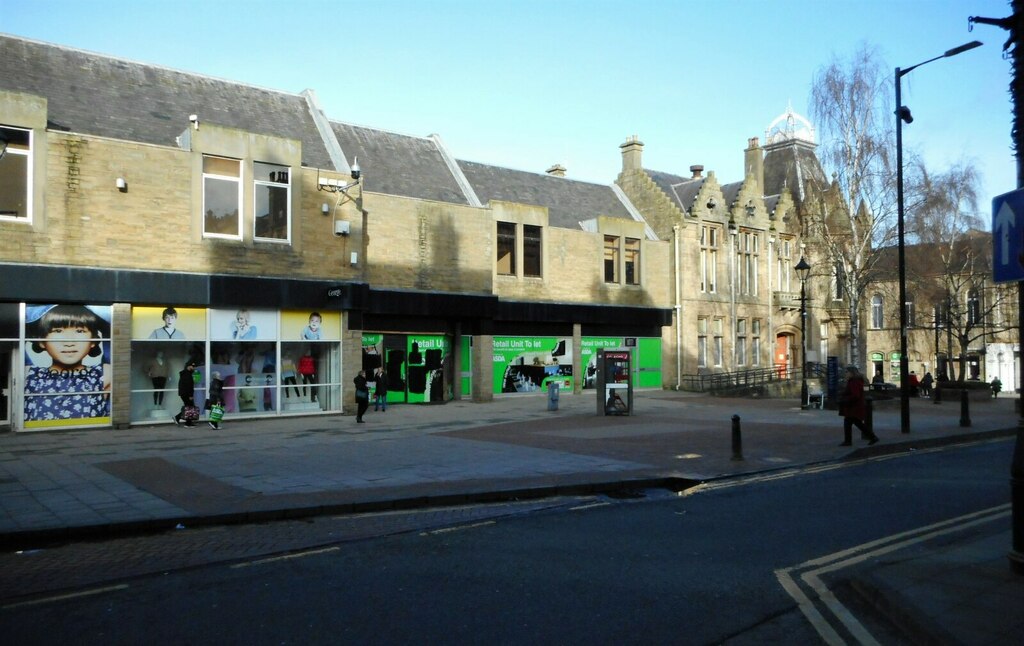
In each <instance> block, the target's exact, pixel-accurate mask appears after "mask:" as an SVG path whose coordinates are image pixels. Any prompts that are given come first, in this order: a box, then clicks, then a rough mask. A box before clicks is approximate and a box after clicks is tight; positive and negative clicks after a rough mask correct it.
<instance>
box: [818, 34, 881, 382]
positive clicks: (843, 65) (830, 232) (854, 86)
mask: <svg viewBox="0 0 1024 646" xmlns="http://www.w3.org/2000/svg"><path fill="white" fill-rule="evenodd" d="M891 88H892V83H891V79H890V75H889V74H888V73H886V72H885V71H884V70H883V67H882V63H881V61H880V60H879V58H878V55H877V53H876V51H875V50H874V49H873V48H871V47H869V46H867V45H862V46H861V47H860V48H859V49H858V50H857V51H856V52H855V53H854V55H853V56H852V58H850V60H848V61H840V60H837V59H833V60H832V62H831V63H829V64H828V65H827V66H825V67H824V68H822V69H820V70H819V71H818V72H817V73H816V74H815V76H814V79H813V81H812V89H811V113H812V116H813V119H814V121H815V124H816V126H817V127H818V130H819V133H820V134H821V140H822V145H821V148H820V150H819V159H820V160H821V162H822V166H823V167H824V168H825V169H826V171H831V172H832V177H833V183H832V185H831V186H829V187H809V188H810V189H817V190H816V191H814V194H815V199H816V202H817V203H816V204H815V206H817V208H818V214H817V217H812V218H811V219H810V221H808V222H807V223H806V226H807V230H808V233H810V234H811V235H814V236H815V237H817V238H818V239H820V240H821V241H822V243H823V245H824V247H825V252H826V254H827V257H828V260H829V264H830V266H831V267H834V268H836V270H837V271H836V278H837V280H839V281H841V282H842V288H843V289H842V292H843V294H844V295H845V297H846V305H847V308H848V312H849V318H850V346H851V347H850V358H851V360H852V362H853V363H854V364H855V365H861V364H862V357H863V352H864V343H865V340H864V338H863V335H862V333H861V302H862V300H863V296H864V293H865V290H866V289H867V288H868V285H869V284H870V281H871V268H872V266H873V264H874V262H875V260H876V254H875V253H874V251H873V250H874V249H875V248H876V246H877V245H880V244H884V243H885V242H886V241H887V240H888V239H889V238H891V235H892V229H893V224H894V222H895V214H896V194H895V181H894V177H895V169H894V167H893V163H892V160H891V159H890V155H889V151H890V150H892V149H893V146H892V141H893V123H894V122H893V119H892V117H891V115H890V113H891V110H889V108H890V107H891V106H890V105H889V103H888V101H887V97H888V96H889V95H890V94H891ZM809 194H811V191H809Z"/></svg>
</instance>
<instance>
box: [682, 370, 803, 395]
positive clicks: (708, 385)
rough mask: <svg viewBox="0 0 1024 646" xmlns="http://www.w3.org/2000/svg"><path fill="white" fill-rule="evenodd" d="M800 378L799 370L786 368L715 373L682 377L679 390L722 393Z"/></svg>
mask: <svg viewBox="0 0 1024 646" xmlns="http://www.w3.org/2000/svg"><path fill="white" fill-rule="evenodd" d="M799 378H800V369H799V368H793V367H787V366H773V367H771V368H753V369H750V370H737V371H735V372H716V373H708V374H702V375H683V377H682V379H681V380H680V389H682V390H687V391H691V392H701V393H722V392H727V391H731V390H743V389H747V388H756V387H760V386H765V385H766V384H769V383H776V382H780V381H791V380H793V379H799Z"/></svg>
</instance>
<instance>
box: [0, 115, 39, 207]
mask: <svg viewBox="0 0 1024 646" xmlns="http://www.w3.org/2000/svg"><path fill="white" fill-rule="evenodd" d="M5 143H6V146H7V148H6V152H4V153H3V156H2V157H0V220H19V221H24V222H31V221H32V175H31V173H30V172H29V171H30V169H31V168H32V131H31V130H23V129H21V128H8V127H6V126H0V147H3V146H4V144H5Z"/></svg>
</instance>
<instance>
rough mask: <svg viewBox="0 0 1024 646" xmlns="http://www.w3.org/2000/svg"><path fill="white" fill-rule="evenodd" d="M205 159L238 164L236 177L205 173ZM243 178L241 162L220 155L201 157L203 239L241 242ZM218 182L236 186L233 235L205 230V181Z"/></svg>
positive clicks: (243, 172) (243, 171) (243, 170)
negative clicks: (235, 219)
mask: <svg viewBox="0 0 1024 646" xmlns="http://www.w3.org/2000/svg"><path fill="white" fill-rule="evenodd" d="M207 159H222V160H226V161H232V162H235V163H236V164H238V177H232V176H229V175H219V174H217V173H208V172H206V160H207ZM244 178H245V169H244V168H243V164H242V160H241V159H236V158H233V157H223V156H221V155H203V209H202V213H201V214H200V215H201V216H202V218H203V237H204V238H222V239H228V240H241V239H242V220H243V219H244V218H243V217H242V215H243V214H242V205H243V200H242V186H243V180H244ZM208 179H209V180H213V181H219V182H235V183H236V184H237V192H236V199H237V200H238V221H237V222H236V223H235V224H236V226H235V233H211V232H209V231H207V230H206V198H207V195H206V181H207V180H208Z"/></svg>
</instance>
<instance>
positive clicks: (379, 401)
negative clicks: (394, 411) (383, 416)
mask: <svg viewBox="0 0 1024 646" xmlns="http://www.w3.org/2000/svg"><path fill="white" fill-rule="evenodd" d="M376 373H377V374H376V377H375V378H376V380H377V387H376V388H374V390H373V410H374V411H376V410H377V408H378V407H379V408H380V410H382V411H386V410H387V409H388V375H387V373H386V372H384V368H377V371H376Z"/></svg>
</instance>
